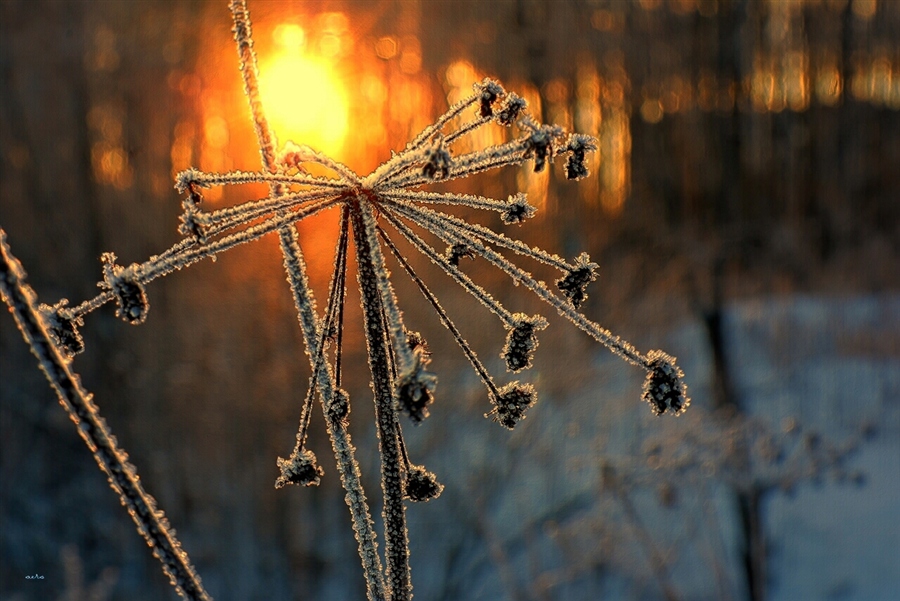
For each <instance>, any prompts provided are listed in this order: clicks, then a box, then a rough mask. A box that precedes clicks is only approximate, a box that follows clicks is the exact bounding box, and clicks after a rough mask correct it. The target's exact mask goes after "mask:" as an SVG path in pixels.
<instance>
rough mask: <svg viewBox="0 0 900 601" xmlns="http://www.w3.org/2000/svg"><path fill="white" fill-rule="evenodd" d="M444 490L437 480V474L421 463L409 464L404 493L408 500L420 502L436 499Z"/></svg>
mask: <svg viewBox="0 0 900 601" xmlns="http://www.w3.org/2000/svg"><path fill="white" fill-rule="evenodd" d="M443 491H444V485H443V484H441V483H440V482H438V480H437V476H435V475H434V474H433V473H431V472H429V471H428V470H426V469H425V468H424V467H423V466H421V465H411V466H409V472H407V474H406V486H405V487H404V494H405V495H406V498H407V499H409V500H410V501H413V502H416V503H420V502H422V501H430V500H431V499H437V498H438V497H439V496H441V493H442V492H443Z"/></svg>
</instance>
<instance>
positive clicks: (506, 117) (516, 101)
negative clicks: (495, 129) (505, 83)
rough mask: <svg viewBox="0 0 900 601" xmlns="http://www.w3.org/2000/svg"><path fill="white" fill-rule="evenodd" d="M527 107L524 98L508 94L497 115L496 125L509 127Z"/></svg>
mask: <svg viewBox="0 0 900 601" xmlns="http://www.w3.org/2000/svg"><path fill="white" fill-rule="evenodd" d="M527 106H528V102H526V101H525V99H524V98H522V97H521V96H518V95H516V94H513V93H512V92H510V93H509V94H507V95H506V101H505V102H504V103H503V106H501V107H500V111H499V112H498V113H497V116H496V119H497V123H499V124H500V125H505V126H507V127H509V126H510V125H512V124H513V123H515V122H516V119H518V118H519V115H520V114H521V113H522V111H524V110H525V108H526V107H527Z"/></svg>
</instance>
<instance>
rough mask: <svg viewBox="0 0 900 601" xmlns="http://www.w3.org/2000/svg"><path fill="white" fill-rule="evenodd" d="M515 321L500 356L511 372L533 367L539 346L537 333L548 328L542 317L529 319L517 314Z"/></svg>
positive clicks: (536, 316) (537, 316) (514, 317)
mask: <svg viewBox="0 0 900 601" xmlns="http://www.w3.org/2000/svg"><path fill="white" fill-rule="evenodd" d="M513 319H514V320H515V324H514V325H513V327H512V329H510V330H509V333H508V334H507V335H506V345H505V346H504V347H503V351H502V352H501V353H500V356H501V357H503V359H504V360H506V368H507V369H508V370H509V371H511V372H517V371H521V370H523V369H527V368H529V367H531V360H532V358H533V357H534V349H536V348H537V345H538V341H537V335H536V332H537V331H538V330H543V329H544V328H546V327H547V320H546V319H544V318H543V317H541V316H540V315H535V316H534V317H528V316H527V315H525V314H524V313H516V314H515V315H513Z"/></svg>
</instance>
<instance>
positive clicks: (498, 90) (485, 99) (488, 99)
mask: <svg viewBox="0 0 900 601" xmlns="http://www.w3.org/2000/svg"><path fill="white" fill-rule="evenodd" d="M476 89H478V90H480V91H481V98H480V100H481V105H480V106H479V109H478V114H479V115H481V116H482V117H491V116H493V114H494V108H493V104H494V103H495V102H496V101H497V99H498V98H499V97H500V96H502V95H503V94H504V91H503V87H502V86H501V85H500V84H499V83H497V82H496V81H491V80H490V79H485V80H484V81H483V82H481V83H480V84H478V85H477V86H476Z"/></svg>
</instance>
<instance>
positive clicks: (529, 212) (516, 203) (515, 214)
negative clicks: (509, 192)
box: [500, 193, 537, 225]
mask: <svg viewBox="0 0 900 601" xmlns="http://www.w3.org/2000/svg"><path fill="white" fill-rule="evenodd" d="M507 203H508V205H507V207H506V209H504V210H503V212H502V213H501V214H500V218H501V219H502V220H503V223H505V224H506V225H512V224H514V223H522V222H523V221H525V220H526V219H528V218H529V217H531V216H533V215H534V214H535V213H536V212H537V209H536V208H534V207H533V206H531V205H530V204H528V197H527V196H525V195H524V194H522V193H519V194H516V195H515V196H510V197H509V199H508V200H507Z"/></svg>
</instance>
